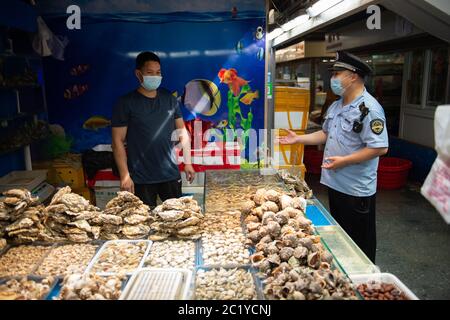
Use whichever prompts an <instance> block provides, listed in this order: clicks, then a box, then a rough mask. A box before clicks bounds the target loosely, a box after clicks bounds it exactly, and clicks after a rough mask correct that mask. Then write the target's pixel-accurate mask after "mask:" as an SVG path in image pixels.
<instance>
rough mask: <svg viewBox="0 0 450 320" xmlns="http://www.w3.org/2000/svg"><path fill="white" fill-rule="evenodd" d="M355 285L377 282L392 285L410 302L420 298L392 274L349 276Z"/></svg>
mask: <svg viewBox="0 0 450 320" xmlns="http://www.w3.org/2000/svg"><path fill="white" fill-rule="evenodd" d="M349 277H350V279H351V280H352V282H353V284H354V285H356V286H358V285H359V284H362V283H369V282H372V281H375V282H377V283H387V284H392V285H393V286H395V287H396V288H397V289H398V290H400V291H401V292H402V293H404V294H405V296H406V297H407V298H408V299H409V300H419V298H418V297H417V296H416V295H415V294H414V293H413V292H412V291H411V290H410V289H409V288H408V287H407V286H406V285H405V284H404V283H403V282H401V281H400V280H399V279H398V278H397V277H396V276H394V275H393V274H391V273H370V274H355V275H349Z"/></svg>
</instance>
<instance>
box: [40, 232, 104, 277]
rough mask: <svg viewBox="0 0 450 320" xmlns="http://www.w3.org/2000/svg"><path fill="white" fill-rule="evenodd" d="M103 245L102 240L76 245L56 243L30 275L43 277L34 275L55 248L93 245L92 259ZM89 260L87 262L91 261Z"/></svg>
mask: <svg viewBox="0 0 450 320" xmlns="http://www.w3.org/2000/svg"><path fill="white" fill-rule="evenodd" d="M104 243H105V241H104V240H93V241H89V242H84V243H76V242H57V243H55V244H54V245H53V246H52V248H51V249H50V251H49V252H48V253H47V255H46V256H45V257H44V258H43V259H42V260H41V261H40V262H39V264H38V265H37V266H36V268H35V269H34V270H33V273H32V275H33V276H36V277H43V276H42V275H38V274H35V273H36V272H37V271H38V270H39V268H40V267H41V266H42V264H43V263H44V261H45V260H46V259H47V257H48V256H49V255H50V254H51V253H52V251H53V250H54V249H55V248H57V247H62V246H67V245H76V244H80V245H83V244H90V245H94V246H97V248H96V249H95V253H94V255H93V256H92V258H93V257H94V256H95V255H96V254H97V252H98V251H99V250H100V248H101V247H102V245H103V244H104ZM92 258H91V260H92ZM91 260H89V262H90V261H91ZM89 262H88V263H87V264H86V266H85V268H84V269H85V270H86V269H87V267H88V265H89ZM63 276H64V275H58V276H56V277H63Z"/></svg>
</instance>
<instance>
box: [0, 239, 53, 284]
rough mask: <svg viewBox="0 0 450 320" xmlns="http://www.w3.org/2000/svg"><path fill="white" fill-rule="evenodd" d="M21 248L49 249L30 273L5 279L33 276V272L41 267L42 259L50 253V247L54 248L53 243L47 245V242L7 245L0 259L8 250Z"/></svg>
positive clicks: (13, 275)
mask: <svg viewBox="0 0 450 320" xmlns="http://www.w3.org/2000/svg"><path fill="white" fill-rule="evenodd" d="M22 246H29V247H33V246H40V247H49V248H50V249H49V250H48V251H47V252H46V253H45V254H44V255H43V256H42V258H41V259H40V260H38V261H37V262H36V263H35V264H34V265H33V268H31V270H30V272H29V273H28V274H24V275H17V274H12V275H8V276H7V277H24V276H29V275H34V272H35V271H36V270H37V268H38V267H39V266H40V265H41V263H42V261H44V259H45V258H46V257H47V256H48V254H49V253H50V251H52V247H54V246H55V243H49V242H37V241H36V242H33V243H24V244H9V245H7V247H6V248H5V249H4V250H3V251H2V252H1V254H0V258H2V257H3V256H4V255H5V254H7V253H8V251H9V250H11V249H12V248H18V247H22ZM36 277H40V276H36Z"/></svg>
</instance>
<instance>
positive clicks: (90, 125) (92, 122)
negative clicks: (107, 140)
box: [83, 116, 111, 131]
mask: <svg viewBox="0 0 450 320" xmlns="http://www.w3.org/2000/svg"><path fill="white" fill-rule="evenodd" d="M110 125H111V120H108V119H106V118H105V117H103V116H92V117H90V118H89V119H87V120H86V121H85V122H84V124H83V129H85V130H93V131H97V130H98V129H101V128H106V127H109V126H110Z"/></svg>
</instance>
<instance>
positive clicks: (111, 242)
mask: <svg viewBox="0 0 450 320" xmlns="http://www.w3.org/2000/svg"><path fill="white" fill-rule="evenodd" d="M139 242H144V243H147V248H146V250H145V252H144V253H143V255H142V258H141V261H140V262H139V265H138V266H137V267H136V269H135V270H134V271H132V272H127V273H126V274H127V275H132V274H133V273H134V272H135V271H136V270H138V269H140V268H142V265H143V264H144V262H145V257H147V255H148V253H149V251H150V248H151V246H152V244H153V242H152V241H151V240H111V241H107V242H105V243H104V244H103V246H102V247H101V248H100V250H98V252H97V253H96V255H95V256H94V257H93V258H92V260H91V262H90V263H89V265H88V267H87V268H86V271H85V272H84V273H85V274H88V273H91V270H92V268H93V267H94V265H95V264H96V263H97V260H98V259H99V258H100V256H101V254H102V253H103V251H104V250H106V249H107V248H108V246H109V245H111V244H114V243H139ZM95 273H96V274H98V275H100V276H111V275H116V274H118V272H95Z"/></svg>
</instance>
